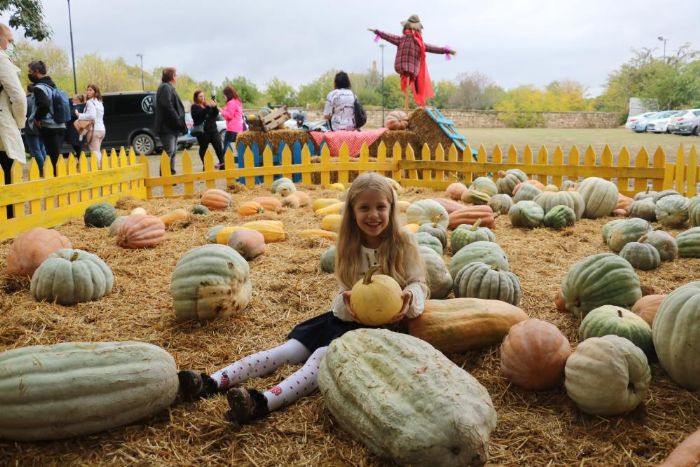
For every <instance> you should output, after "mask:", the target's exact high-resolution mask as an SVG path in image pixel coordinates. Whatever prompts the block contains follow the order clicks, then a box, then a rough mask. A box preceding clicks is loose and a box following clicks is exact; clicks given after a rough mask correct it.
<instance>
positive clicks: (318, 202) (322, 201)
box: [311, 198, 343, 214]
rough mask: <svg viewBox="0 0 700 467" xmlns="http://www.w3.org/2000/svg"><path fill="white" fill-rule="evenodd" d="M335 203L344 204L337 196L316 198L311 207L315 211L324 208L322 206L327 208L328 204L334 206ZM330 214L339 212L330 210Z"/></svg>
mask: <svg viewBox="0 0 700 467" xmlns="http://www.w3.org/2000/svg"><path fill="white" fill-rule="evenodd" d="M333 204H343V202H342V201H340V200H339V199H336V198H318V199H315V200H314V201H313V203H312V204H311V208H312V209H313V210H314V211H318V210H319V209H322V208H325V207H328V206H332V205H333ZM328 214H338V213H337V212H336V213H330V212H329V213H328Z"/></svg>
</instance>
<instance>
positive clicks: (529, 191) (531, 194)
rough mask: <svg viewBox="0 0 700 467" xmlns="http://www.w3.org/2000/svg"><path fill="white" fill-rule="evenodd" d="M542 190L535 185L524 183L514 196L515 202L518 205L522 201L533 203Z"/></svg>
mask: <svg viewBox="0 0 700 467" xmlns="http://www.w3.org/2000/svg"><path fill="white" fill-rule="evenodd" d="M540 193H542V190H540V189H539V188H537V187H536V186H535V185H531V184H529V183H523V184H521V185H520V187H518V191H517V192H516V193H515V194H514V195H513V201H514V202H515V203H516V204H517V203H518V202H520V201H532V200H533V199H535V198H536V197H537V196H538V195H539V194H540Z"/></svg>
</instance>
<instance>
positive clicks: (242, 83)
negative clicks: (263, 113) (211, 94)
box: [216, 76, 265, 106]
mask: <svg viewBox="0 0 700 467" xmlns="http://www.w3.org/2000/svg"><path fill="white" fill-rule="evenodd" d="M229 84H230V85H231V86H233V88H234V89H235V90H236V92H237V93H238V95H239V96H240V97H241V100H242V101H243V105H244V106H262V105H265V104H264V102H262V93H261V92H260V91H259V90H258V88H257V87H256V86H255V84H254V83H253V82H252V81H248V80H247V79H246V78H244V77H243V76H236V77H235V78H233V79H229V78H226V79H224V81H223V83H221V89H223V88H225V87H226V86H228V85H229ZM216 97H217V100H218V102H219V103H220V104H222V105H223V104H224V103H225V97H224V95H223V93H222V92H219V91H218V90H217V95H216Z"/></svg>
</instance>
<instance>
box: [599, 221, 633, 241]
mask: <svg viewBox="0 0 700 467" xmlns="http://www.w3.org/2000/svg"><path fill="white" fill-rule="evenodd" d="M625 220H627V219H613V220H611V221H610V222H607V223H606V224H605V225H604V226H603V228H602V230H601V234H602V236H603V243H605V244H606V245H607V244H608V242H609V241H610V236H611V235H612V233H613V231H614V230H615V227H616V226H618V225H619V224H620V223H621V222H624V221H625Z"/></svg>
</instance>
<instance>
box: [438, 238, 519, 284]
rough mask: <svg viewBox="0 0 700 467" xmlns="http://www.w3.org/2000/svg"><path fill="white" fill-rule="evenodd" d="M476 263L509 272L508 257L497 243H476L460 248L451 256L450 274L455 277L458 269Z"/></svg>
mask: <svg viewBox="0 0 700 467" xmlns="http://www.w3.org/2000/svg"><path fill="white" fill-rule="evenodd" d="M477 261H480V262H482V263H485V264H488V265H489V266H494V267H497V268H498V269H500V270H501V271H510V268H509V266H508V257H507V256H506V254H505V252H504V251H503V250H502V249H501V247H500V246H499V245H498V244H497V243H494V242H483V241H478V242H473V243H470V244H469V245H467V246H465V247H464V248H461V249H460V250H459V251H458V252H457V253H455V254H454V255H453V256H452V261H450V274H451V275H452V277H456V276H457V273H458V272H459V270H460V269H462V268H463V267H464V266H466V265H467V264H469V263H475V262H477Z"/></svg>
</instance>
